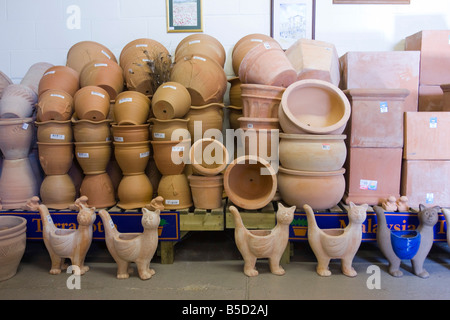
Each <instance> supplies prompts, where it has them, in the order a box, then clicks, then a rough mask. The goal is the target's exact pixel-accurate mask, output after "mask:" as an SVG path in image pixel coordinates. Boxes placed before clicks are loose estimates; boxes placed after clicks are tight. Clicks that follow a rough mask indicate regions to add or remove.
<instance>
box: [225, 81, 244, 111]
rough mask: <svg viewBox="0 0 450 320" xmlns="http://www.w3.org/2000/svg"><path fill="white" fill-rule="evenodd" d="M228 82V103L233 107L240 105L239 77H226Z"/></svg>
mask: <svg viewBox="0 0 450 320" xmlns="http://www.w3.org/2000/svg"><path fill="white" fill-rule="evenodd" d="M228 82H229V83H230V90H229V91H228V97H229V99H230V105H232V106H235V107H242V105H243V104H242V97H241V94H242V90H241V79H239V77H233V78H231V79H228Z"/></svg>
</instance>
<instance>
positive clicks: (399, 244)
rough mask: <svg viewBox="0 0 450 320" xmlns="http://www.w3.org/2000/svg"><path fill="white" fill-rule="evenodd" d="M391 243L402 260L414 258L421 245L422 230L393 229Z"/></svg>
mask: <svg viewBox="0 0 450 320" xmlns="http://www.w3.org/2000/svg"><path fill="white" fill-rule="evenodd" d="M391 243H392V249H393V250H394V252H395V254H396V255H397V257H399V258H400V259H402V260H406V259H407V260H410V259H412V258H414V256H415V255H416V254H417V251H419V247H420V232H418V231H415V230H414V231H411V230H408V231H394V230H391Z"/></svg>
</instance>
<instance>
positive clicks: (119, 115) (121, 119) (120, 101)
mask: <svg viewBox="0 0 450 320" xmlns="http://www.w3.org/2000/svg"><path fill="white" fill-rule="evenodd" d="M113 111H114V119H115V121H116V122H117V124H119V125H124V124H134V125H139V124H144V123H146V121H147V119H148V117H149V114H150V99H149V98H147V96H145V95H144V94H142V93H140V92H137V91H124V92H122V93H120V94H119V95H118V96H117V99H116V102H115V104H114V110H113Z"/></svg>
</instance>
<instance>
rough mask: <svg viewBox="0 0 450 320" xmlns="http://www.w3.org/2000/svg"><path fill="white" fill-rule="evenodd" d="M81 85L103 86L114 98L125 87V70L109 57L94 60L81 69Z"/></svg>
mask: <svg viewBox="0 0 450 320" xmlns="http://www.w3.org/2000/svg"><path fill="white" fill-rule="evenodd" d="M80 86H81V87H87V86H96V87H101V88H103V89H104V90H105V91H106V92H108V95H109V97H110V98H111V99H113V100H114V99H116V97H117V95H118V94H119V93H121V92H122V91H123V89H124V79H123V70H122V68H121V67H120V66H119V65H118V64H117V63H115V62H114V61H112V60H109V59H107V58H104V59H98V60H93V61H91V62H89V63H88V64H86V66H85V67H84V68H83V70H82V71H81V73H80Z"/></svg>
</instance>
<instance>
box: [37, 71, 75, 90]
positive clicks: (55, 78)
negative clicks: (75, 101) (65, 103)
mask: <svg viewBox="0 0 450 320" xmlns="http://www.w3.org/2000/svg"><path fill="white" fill-rule="evenodd" d="M50 89H53V90H61V91H65V92H67V93H68V94H69V95H71V96H72V97H73V96H74V95H75V92H77V91H78V89H80V74H79V73H78V71H75V70H74V69H72V68H70V67H67V66H53V67H50V68H48V69H47V71H45V73H44V75H43V76H42V78H41V80H40V81H39V88H38V95H39V96H40V95H41V94H42V93H44V92H45V91H46V90H50Z"/></svg>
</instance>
